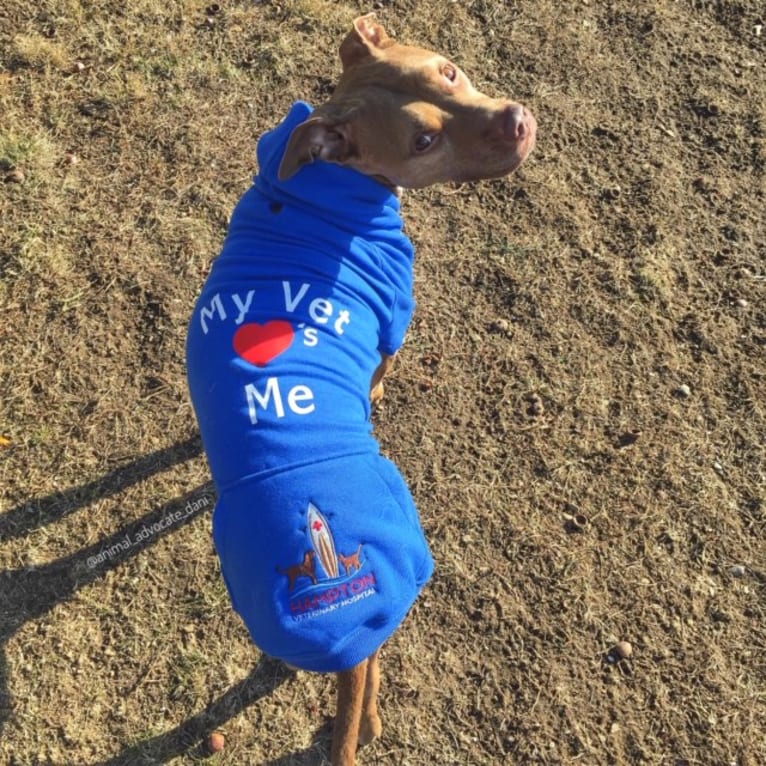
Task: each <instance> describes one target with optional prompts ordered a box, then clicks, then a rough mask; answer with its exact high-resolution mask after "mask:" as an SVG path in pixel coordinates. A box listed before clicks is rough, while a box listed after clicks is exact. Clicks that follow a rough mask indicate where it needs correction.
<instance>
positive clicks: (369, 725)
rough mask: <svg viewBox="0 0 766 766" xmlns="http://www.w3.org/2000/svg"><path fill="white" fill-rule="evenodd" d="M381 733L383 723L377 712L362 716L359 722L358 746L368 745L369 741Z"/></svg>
mask: <svg viewBox="0 0 766 766" xmlns="http://www.w3.org/2000/svg"><path fill="white" fill-rule="evenodd" d="M382 733H383V724H382V723H381V721H380V716H379V715H378V714H377V713H376V714H375V715H374V716H364V717H363V718H362V722H361V723H360V724H359V747H364V746H365V745H369V744H370V742H372V741H373V740H375V739H377V738H378V737H379V736H380V735H381V734H382Z"/></svg>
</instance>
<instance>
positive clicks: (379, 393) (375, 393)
mask: <svg viewBox="0 0 766 766" xmlns="http://www.w3.org/2000/svg"><path fill="white" fill-rule="evenodd" d="M384 393H385V391H384V390H383V382H382V381H381V382H380V383H378V385H377V386H375V387H374V388H373V389H372V391H370V401H371V402H372V404H373V405H378V404H380V403H381V402H382V401H383V394H384Z"/></svg>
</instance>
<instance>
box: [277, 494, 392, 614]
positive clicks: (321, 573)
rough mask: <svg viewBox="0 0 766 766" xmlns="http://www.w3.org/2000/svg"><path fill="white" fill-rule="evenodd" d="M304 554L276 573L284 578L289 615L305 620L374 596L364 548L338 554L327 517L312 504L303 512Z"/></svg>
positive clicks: (373, 582)
mask: <svg viewBox="0 0 766 766" xmlns="http://www.w3.org/2000/svg"><path fill="white" fill-rule="evenodd" d="M306 527H307V539H308V541H309V542H310V544H311V548H310V549H308V550H306V551H305V553H304V555H303V559H302V560H301V561H300V563H297V564H294V565H293V566H289V567H286V568H282V567H279V568H278V571H279V572H280V574H283V575H284V576H285V577H286V578H287V592H288V594H289V599H290V611H291V613H292V615H293V617H295V618H296V619H306V618H307V617H312V616H317V615H319V614H323V613H326V612H328V611H334V610H335V609H338V608H340V607H343V606H350V605H351V604H353V603H356V602H357V601H360V600H361V599H363V598H367V597H368V596H371V595H373V593H375V592H377V590H378V588H377V580H376V579H375V573H374V572H371V571H363V570H365V565H366V563H367V561H366V558H365V556H364V555H363V551H364V544H362V543H359V545H358V546H357V548H356V550H354V551H353V552H352V553H349V554H343V553H339V552H338V549H337V546H336V543H335V536H334V535H333V531H332V527H331V526H330V522H329V521H328V519H327V517H326V516H325V515H324V514H323V513H322V511H320V510H319V508H317V507H316V506H315V505H314V504H313V503H309V504H308V508H307V511H306Z"/></svg>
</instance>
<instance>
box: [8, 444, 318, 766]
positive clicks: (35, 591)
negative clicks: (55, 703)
mask: <svg viewBox="0 0 766 766" xmlns="http://www.w3.org/2000/svg"><path fill="white" fill-rule="evenodd" d="M201 454H202V445H201V442H200V439H199V437H194V438H191V439H188V440H187V441H185V442H182V443H180V444H176V445H174V446H172V447H168V448H166V449H163V450H159V451H157V452H153V453H151V454H149V455H146V456H144V457H141V458H139V459H138V460H136V461H134V462H133V463H130V464H129V465H126V466H122V467H120V468H117V469H116V470H114V471H112V472H110V473H108V474H106V475H105V476H103V477H101V478H99V479H97V480H95V481H92V482H89V483H88V484H84V485H82V486H79V487H75V488H72V489H70V490H66V491H64V492H57V493H55V494H51V495H48V496H46V497H43V498H37V499H33V500H30V501H27V502H25V503H22V504H20V505H18V506H17V507H15V508H12V509H11V510H9V511H7V512H6V513H4V514H2V515H0V540H3V541H6V540H13V539H17V538H22V537H24V536H25V535H27V534H29V533H30V532H32V531H34V530H36V529H39V528H41V527H44V526H46V525H48V524H50V523H53V522H54V521H59V520H60V519H61V518H62V517H63V516H67V515H69V514H71V513H73V512H75V511H76V510H78V509H80V508H83V507H85V506H87V505H89V504H90V503H92V502H94V501H95V500H97V499H103V498H104V497H109V496H112V495H115V494H118V493H119V492H122V491H123V490H125V489H126V488H128V487H130V486H131V485H133V484H136V483H138V482H141V481H145V480H146V479H148V478H149V477H151V476H153V475H154V474H157V473H159V472H160V471H164V470H167V469H168V468H171V467H173V466H175V465H178V464H180V463H182V462H184V461H186V460H190V459H192V458H194V457H198V456H199V455H201ZM213 496H214V489H213V486H212V484H211V483H207V484H204V485H202V486H199V487H196V488H195V489H193V490H192V491H190V492H187V493H186V494H184V495H183V496H181V497H179V498H176V499H175V500H171V501H169V502H167V503H163V504H162V505H161V506H159V507H157V508H155V509H154V510H152V511H150V512H149V513H148V514H146V515H145V516H143V517H142V518H140V519H138V520H137V521H135V522H132V523H131V524H129V525H127V526H125V527H123V528H122V529H120V530H118V531H117V532H115V533H114V534H112V535H110V536H109V537H108V538H105V539H103V540H100V541H98V542H97V543H95V544H94V545H91V546H88V547H87V548H83V549H82V550H79V551H77V552H75V553H73V554H72V555H70V556H66V557H64V558H61V559H58V560H57V561H53V562H51V563H50V564H45V565H44V566H40V567H24V568H19V569H8V570H4V571H0V734H1V733H2V730H3V728H4V725H5V723H6V721H7V720H8V718H9V716H10V713H11V710H12V704H11V702H12V699H11V692H10V690H9V685H8V680H9V679H8V668H7V662H6V660H5V652H4V647H5V644H6V643H7V642H8V640H9V639H10V638H11V637H12V636H13V635H14V634H15V633H16V631H17V630H19V629H20V628H21V627H22V626H23V625H24V624H25V623H27V622H29V621H30V620H35V619H37V618H39V617H40V616H42V615H43V614H45V613H46V612H48V611H50V610H51V609H53V608H54V607H55V606H56V605H57V604H60V603H63V602H65V601H66V600H68V599H69V598H71V597H72V596H73V595H74V594H75V593H76V592H77V591H78V590H79V589H80V588H82V587H84V586H87V585H89V584H90V583H92V582H94V581H96V580H98V579H100V578H102V577H103V576H104V575H105V574H106V573H107V572H108V571H110V570H112V569H115V568H116V567H117V566H119V565H120V564H121V563H123V562H125V561H126V560H128V559H130V558H132V557H133V556H136V555H137V554H139V553H140V552H141V551H143V550H145V549H147V548H149V547H150V546H152V545H153V544H154V543H155V542H157V541H158V540H159V539H161V538H163V537H165V535H168V534H172V533H173V532H174V531H176V530H178V529H180V528H181V527H182V526H185V525H186V524H188V523H189V522H190V521H191V520H192V519H194V518H196V517H197V516H199V515H200V514H202V513H204V512H207V511H210V510H212V507H213V502H211V498H212V497H213ZM202 498H205V501H204V502H200V501H201V499H202ZM168 519H173V520H174V521H173V523H172V524H167V520H168ZM146 528H149V529H153V530H156V532H153V533H152V534H151V535H148V536H146V535H142V534H141V532H142V531H143V530H145V529H146ZM126 541H130V544H126ZM290 676H291V672H290V671H289V670H287V669H286V668H285V666H283V665H282V664H281V663H278V662H275V661H272V660H269V659H266V658H264V659H262V660H261V661H260V662H259V663H258V665H257V666H256V667H255V668H254V670H253V671H252V673H251V674H250V675H249V676H248V677H247V678H246V679H244V680H243V681H241V682H239V683H238V684H236V685H235V686H234V687H232V688H231V689H229V690H228V691H227V692H226V693H225V694H224V695H223V696H222V697H220V698H219V699H218V700H216V701H214V702H212V703H211V704H210V705H208V706H207V708H206V709H205V710H203V711H202V712H200V713H198V714H196V715H194V716H192V717H191V718H189V719H188V720H187V721H185V722H184V723H182V724H180V725H179V726H177V727H176V728H175V729H173V730H172V731H169V732H167V733H165V734H162V735H159V736H157V737H155V738H153V739H151V740H147V741H145V742H142V743H140V744H137V745H134V746H131V747H130V748H128V749H127V750H125V751H123V752H122V753H120V754H119V755H117V756H115V757H113V758H111V759H110V760H107V761H104V762H103V766H107V765H108V766H118V764H119V765H120V766H128V764H140V763H158V762H166V761H167V760H169V759H171V758H173V757H176V756H179V755H181V754H190V755H196V756H197V757H204V756H205V755H209V753H205V752H204V748H205V744H204V742H205V737H206V735H207V734H209V733H210V731H212V730H213V729H215V728H216V727H219V726H221V725H222V724H223V723H224V722H225V721H227V720H229V719H231V718H233V717H234V716H235V715H237V714H238V713H239V712H241V711H242V710H244V709H245V708H247V707H248V706H250V705H252V704H254V703H255V702H257V701H258V700H259V699H261V698H262V697H265V696H268V695H269V694H270V693H271V692H273V691H274V690H275V689H276V688H277V687H279V686H280V685H281V684H282V683H283V682H284V681H285V680H286V679H288V678H289V677H290ZM325 739H326V736H325V734H324V733H323V732H322V731H320V732H318V733H317V741H319V740H321V741H324V740H325ZM323 749H324V748H319V751H318V750H317V749H315V748H314V747H312V748H311V749H310V750H308V751H306V753H305V756H306V759H304V754H303V753H296V754H293V755H291V756H286V757H285V758H283V759H280V760H277V761H273V762H271V763H270V764H269V766H288V765H289V766H317V764H320V763H322V762H323V758H322V755H321V752H322V750H323ZM318 753H319V754H318Z"/></svg>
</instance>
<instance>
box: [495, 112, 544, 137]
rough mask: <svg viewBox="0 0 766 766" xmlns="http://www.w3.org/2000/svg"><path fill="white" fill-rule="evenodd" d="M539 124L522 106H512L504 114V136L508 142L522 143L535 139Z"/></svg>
mask: <svg viewBox="0 0 766 766" xmlns="http://www.w3.org/2000/svg"><path fill="white" fill-rule="evenodd" d="M536 127H537V123H536V122H535V118H534V117H533V116H532V113H531V112H529V111H528V110H527V109H525V108H524V107H523V106H522V105H521V104H510V105H509V106H508V107H506V109H505V111H504V112H503V134H504V136H505V138H506V140H508V141H516V142H522V141H526V140H527V139H529V138H533V137H534V132H535V128H536Z"/></svg>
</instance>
